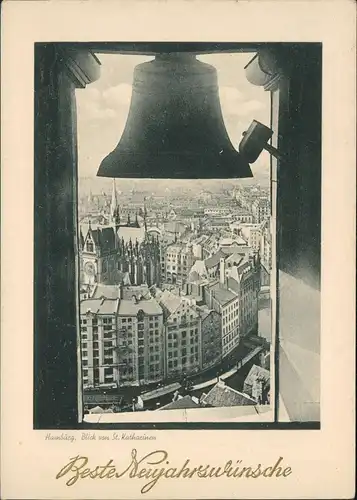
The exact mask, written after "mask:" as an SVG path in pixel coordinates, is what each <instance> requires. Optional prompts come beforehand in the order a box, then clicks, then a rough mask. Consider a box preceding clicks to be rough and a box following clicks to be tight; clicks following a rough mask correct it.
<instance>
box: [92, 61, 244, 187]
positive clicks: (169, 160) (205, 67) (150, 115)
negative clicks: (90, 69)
mask: <svg viewBox="0 0 357 500" xmlns="http://www.w3.org/2000/svg"><path fill="white" fill-rule="evenodd" d="M97 175H98V176H102V177H126V178H146V179H147V178H149V179H150V178H153V179H160V178H161V179H171V178H172V179H227V178H240V177H252V172H251V169H250V166H249V164H248V162H247V161H245V160H244V158H243V157H242V156H241V154H239V153H238V152H237V151H236V150H235V148H234V147H233V145H232V143H231V141H230V139H229V137H228V134H227V131H226V129H225V126H224V122H223V116H222V111H221V106H220V101H219V95H218V83H217V72H216V69H215V68H214V67H213V66H210V65H209V64H205V63H203V62H200V61H198V60H197V59H196V57H195V55H193V54H183V53H175V54H165V55H157V56H156V57H155V59H154V60H152V61H150V62H146V63H143V64H139V65H138V66H136V68H135V70H134V82H133V91H132V97H131V104H130V110H129V115H128V118H127V122H126V125H125V129H124V132H123V134H122V137H121V139H120V141H119V143H118V145H117V147H116V148H115V149H114V151H112V152H111V153H110V154H109V155H108V156H107V157H106V158H104V160H103V161H102V163H101V165H100V167H99V170H98V174H97Z"/></svg>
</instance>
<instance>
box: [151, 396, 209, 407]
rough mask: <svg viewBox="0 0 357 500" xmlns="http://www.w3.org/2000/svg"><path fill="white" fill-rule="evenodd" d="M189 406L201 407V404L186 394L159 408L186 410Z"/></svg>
mask: <svg viewBox="0 0 357 500" xmlns="http://www.w3.org/2000/svg"><path fill="white" fill-rule="evenodd" d="M188 408H199V404H197V403H195V401H193V399H192V397H191V396H189V395H186V396H183V397H179V399H176V401H171V403H168V404H167V405H165V406H161V408H158V410H186V409H188Z"/></svg>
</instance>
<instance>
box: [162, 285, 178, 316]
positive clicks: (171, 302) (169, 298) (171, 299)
mask: <svg viewBox="0 0 357 500" xmlns="http://www.w3.org/2000/svg"><path fill="white" fill-rule="evenodd" d="M158 301H159V303H160V305H162V306H163V307H164V308H165V309H166V310H167V312H168V313H169V314H172V313H174V312H175V311H176V310H177V309H178V308H179V307H180V305H181V304H182V298H181V297H180V296H178V295H175V294H173V293H171V292H170V291H169V290H164V291H163V292H162V294H161V295H160V296H159V297H158Z"/></svg>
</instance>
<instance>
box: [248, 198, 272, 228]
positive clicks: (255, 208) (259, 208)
mask: <svg viewBox="0 0 357 500" xmlns="http://www.w3.org/2000/svg"><path fill="white" fill-rule="evenodd" d="M252 214H253V217H254V222H255V223H257V224H260V223H261V222H263V221H265V220H267V219H269V217H270V201H269V199H268V198H258V199H256V200H255V201H254V203H253V204H252Z"/></svg>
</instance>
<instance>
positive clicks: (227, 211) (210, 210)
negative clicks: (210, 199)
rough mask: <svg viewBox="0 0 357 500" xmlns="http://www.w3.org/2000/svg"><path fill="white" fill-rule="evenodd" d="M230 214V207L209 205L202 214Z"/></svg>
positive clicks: (222, 215)
mask: <svg viewBox="0 0 357 500" xmlns="http://www.w3.org/2000/svg"><path fill="white" fill-rule="evenodd" d="M230 214H231V209H230V208H222V207H209V208H205V209H204V215H217V216H220V217H224V216H227V215H230Z"/></svg>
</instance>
